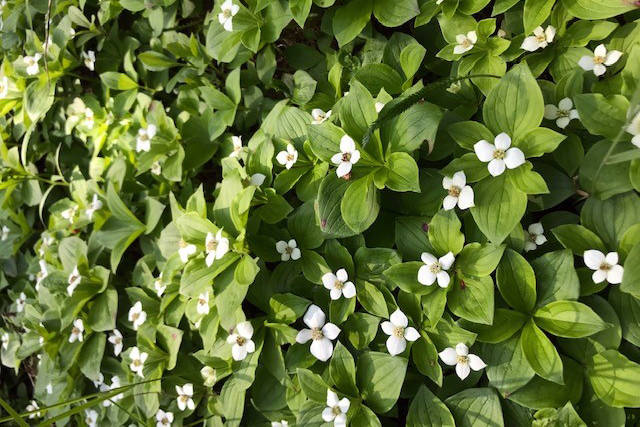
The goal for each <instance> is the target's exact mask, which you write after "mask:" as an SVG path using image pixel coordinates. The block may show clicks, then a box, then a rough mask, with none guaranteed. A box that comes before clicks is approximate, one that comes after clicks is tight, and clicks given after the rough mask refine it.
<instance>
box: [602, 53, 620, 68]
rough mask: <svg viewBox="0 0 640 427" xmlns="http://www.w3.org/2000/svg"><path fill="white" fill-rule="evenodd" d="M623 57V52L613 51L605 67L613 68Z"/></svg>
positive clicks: (607, 58) (608, 54)
mask: <svg viewBox="0 0 640 427" xmlns="http://www.w3.org/2000/svg"><path fill="white" fill-rule="evenodd" d="M621 56H622V52H620V51H619V50H612V51H611V52H609V53H607V57H606V59H605V61H604V65H607V66H611V65H613V64H615V63H616V62H618V60H619V59H620V57H621Z"/></svg>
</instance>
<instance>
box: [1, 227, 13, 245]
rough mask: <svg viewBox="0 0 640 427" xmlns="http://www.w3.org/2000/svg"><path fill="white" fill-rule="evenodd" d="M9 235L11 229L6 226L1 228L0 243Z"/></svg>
mask: <svg viewBox="0 0 640 427" xmlns="http://www.w3.org/2000/svg"><path fill="white" fill-rule="evenodd" d="M9 233H11V229H10V228H9V227H7V226H6V225H3V226H2V233H0V241H3V242H4V241H5V240H7V239H8V238H9Z"/></svg>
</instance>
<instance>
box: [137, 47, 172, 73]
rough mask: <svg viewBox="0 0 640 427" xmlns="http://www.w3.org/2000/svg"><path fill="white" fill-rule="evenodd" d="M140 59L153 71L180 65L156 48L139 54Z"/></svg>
mask: <svg viewBox="0 0 640 427" xmlns="http://www.w3.org/2000/svg"><path fill="white" fill-rule="evenodd" d="M138 59H139V60H140V61H142V63H143V64H144V65H145V67H147V68H148V69H149V70H151V71H162V70H166V69H167V68H171V67H174V66H176V65H179V64H178V63H177V62H176V61H174V60H173V59H171V58H169V57H168V56H167V55H165V54H164V53H161V52H156V51H154V50H148V51H146V52H142V53H139V54H138Z"/></svg>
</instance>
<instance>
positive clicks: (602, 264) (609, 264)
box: [584, 249, 624, 285]
mask: <svg viewBox="0 0 640 427" xmlns="http://www.w3.org/2000/svg"><path fill="white" fill-rule="evenodd" d="M584 263H585V264H586V265H587V267H589V268H590V269H591V270H594V272H593V275H592V276H591V278H592V279H593V282H594V283H602V282H604V281H605V280H606V281H607V282H609V283H611V284H612V285H617V284H619V283H622V276H623V274H624V268H623V267H622V266H621V265H619V264H618V253H617V252H609V253H608V254H607V255H605V254H603V253H602V252H600V251H598V250H596V249H590V250H588V251H584Z"/></svg>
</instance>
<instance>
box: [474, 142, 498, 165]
mask: <svg viewBox="0 0 640 427" xmlns="http://www.w3.org/2000/svg"><path fill="white" fill-rule="evenodd" d="M473 151H475V153H476V156H478V159H479V160H480V161H481V162H485V163H486V162H489V161H491V159H493V153H494V152H495V151H496V147H495V146H494V145H493V144H491V143H489V142H488V141H485V140H484V139H483V140H481V141H478V142H476V143H475V144H473Z"/></svg>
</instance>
